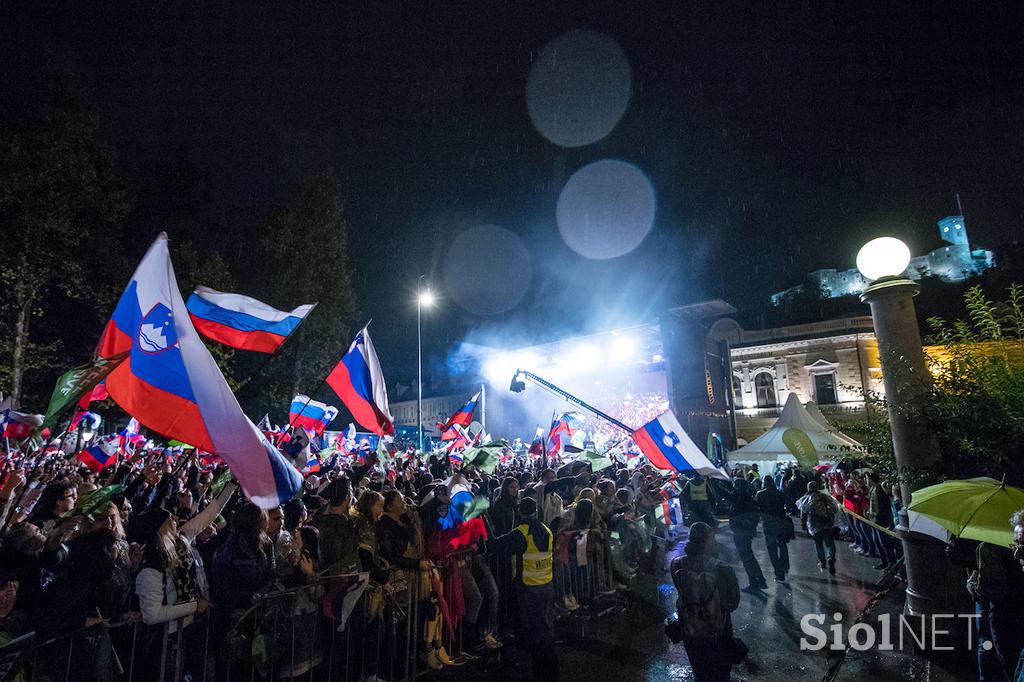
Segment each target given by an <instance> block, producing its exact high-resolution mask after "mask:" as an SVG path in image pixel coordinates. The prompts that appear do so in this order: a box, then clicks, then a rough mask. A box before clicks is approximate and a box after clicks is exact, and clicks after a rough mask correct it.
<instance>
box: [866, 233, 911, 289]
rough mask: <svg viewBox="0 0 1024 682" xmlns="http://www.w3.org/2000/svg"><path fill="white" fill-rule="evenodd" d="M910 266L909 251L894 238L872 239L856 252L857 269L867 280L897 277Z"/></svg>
mask: <svg viewBox="0 0 1024 682" xmlns="http://www.w3.org/2000/svg"><path fill="white" fill-rule="evenodd" d="M908 265H910V249H909V248H908V247H907V245H906V244H904V243H903V242H901V241H900V240H899V239H896V238H895V237H879V238H878V239H872V240H871V241H869V242H868V243H867V244H865V245H864V246H862V247H861V248H860V251H859V252H857V269H858V270H860V274H862V275H864V277H865V278H867V279H869V280H872V281H874V280H878V279H881V278H883V277H898V276H899V275H902V274H903V273H904V272H905V271H906V269H907V266H908Z"/></svg>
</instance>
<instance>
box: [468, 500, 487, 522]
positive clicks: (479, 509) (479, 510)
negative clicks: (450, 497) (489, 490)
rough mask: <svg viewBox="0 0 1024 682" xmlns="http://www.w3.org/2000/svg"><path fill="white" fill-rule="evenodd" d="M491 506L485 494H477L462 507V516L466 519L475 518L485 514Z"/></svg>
mask: <svg viewBox="0 0 1024 682" xmlns="http://www.w3.org/2000/svg"><path fill="white" fill-rule="evenodd" d="M490 508H491V502H490V500H488V499H487V498H486V497H484V496H483V495H477V496H476V497H474V498H473V499H472V500H470V501H469V503H468V504H467V505H466V506H465V507H463V509H462V518H463V520H465V521H469V520H470V519H475V518H476V517H478V516H481V515H483V513H484V512H485V511H487V510H488V509H490Z"/></svg>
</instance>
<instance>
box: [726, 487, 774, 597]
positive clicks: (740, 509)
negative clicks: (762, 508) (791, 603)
mask: <svg viewBox="0 0 1024 682" xmlns="http://www.w3.org/2000/svg"><path fill="white" fill-rule="evenodd" d="M733 490H734V493H733V497H732V514H730V516H729V528H730V529H731V530H732V541H733V544H734V545H735V546H736V553H737V554H738V555H739V557H740V561H742V562H743V569H744V570H745V571H746V572H747V580H748V581H749V583H750V584H749V585H748V586H747V587H745V588H743V591H744V592H758V591H760V590H763V589H766V588H767V587H768V582H767V581H766V580H765V579H764V573H763V572H762V571H761V564H759V563H758V562H757V558H756V557H755V556H754V551H753V549H751V544H752V543H753V540H754V535H755V534H756V533H757V527H758V525H759V524H760V523H761V515H760V513H759V512H758V510H757V504H755V502H754V496H753V494H752V492H751V490H750V483H748V482H747V480H746V479H745V478H737V479H736V480H735V481H734V482H733Z"/></svg>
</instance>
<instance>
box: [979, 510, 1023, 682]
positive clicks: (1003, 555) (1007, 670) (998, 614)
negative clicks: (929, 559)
mask: <svg viewBox="0 0 1024 682" xmlns="http://www.w3.org/2000/svg"><path fill="white" fill-rule="evenodd" d="M1021 520H1022V519H1020V518H1011V519H1010V523H1011V524H1013V525H1014V530H1015V531H1016V526H1017V525H1018V524H1017V522H1018V521H1021ZM1021 539H1024V536H1021ZM1021 554H1022V553H1021V551H1020V549H1019V547H1014V548H1013V549H1010V548H1007V547H1000V546H997V545H992V544H989V543H987V542H980V543H978V545H977V547H976V549H975V566H974V570H973V571H972V573H971V575H970V576H969V577H968V579H967V589H968V591H969V592H970V593H971V595H972V596H973V597H974V599H975V601H976V602H978V603H979V604H980V605H981V608H980V609H979V610H980V611H982V612H983V613H984V612H986V611H987V613H988V619H987V620H988V633H987V634H988V635H989V636H990V638H991V639H990V641H991V643H992V651H994V652H995V660H994V661H992V665H993V667H997V668H998V669H999V670H1000V671H1001V673H1002V677H1003V678H1004V679H1013V675H1014V674H1015V672H1016V671H1017V664H1018V661H1019V659H1020V653H1021V649H1022V648H1024V621H1022V620H1021V617H1020V614H1021V613H1024V571H1022V570H1021V564H1020V561H1019V557H1020V555H1021ZM979 663H980V661H979ZM986 679H987V678H986Z"/></svg>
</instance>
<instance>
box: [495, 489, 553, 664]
mask: <svg viewBox="0 0 1024 682" xmlns="http://www.w3.org/2000/svg"><path fill="white" fill-rule="evenodd" d="M519 515H520V524H519V525H518V526H517V527H516V528H515V529H513V530H511V531H509V532H508V533H506V534H504V535H502V536H500V537H498V538H496V539H495V541H494V545H493V547H494V550H495V551H497V552H501V553H505V554H511V555H512V556H513V557H514V558H515V563H516V582H515V597H514V599H515V614H516V645H517V646H519V647H522V648H523V649H525V650H527V651H529V652H530V661H531V670H532V679H535V680H547V681H550V682H557V680H558V679H559V670H558V657H557V656H556V654H555V636H554V621H553V618H552V606H553V604H554V592H553V590H552V586H551V582H552V579H553V574H552V567H553V556H552V551H553V549H554V538H553V536H552V533H551V530H550V529H549V528H548V527H547V526H546V525H544V523H543V522H541V521H540V519H539V518H538V506H537V502H536V500H535V499H533V498H531V497H528V498H525V499H524V500H523V501H522V502H521V503H520V505H519Z"/></svg>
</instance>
